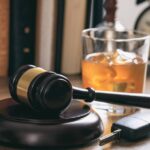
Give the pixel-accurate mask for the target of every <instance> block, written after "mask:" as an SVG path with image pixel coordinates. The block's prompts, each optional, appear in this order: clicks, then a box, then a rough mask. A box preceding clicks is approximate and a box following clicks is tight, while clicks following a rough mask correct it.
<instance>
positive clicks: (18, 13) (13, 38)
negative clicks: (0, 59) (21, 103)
mask: <svg viewBox="0 0 150 150" xmlns="http://www.w3.org/2000/svg"><path fill="white" fill-rule="evenodd" d="M35 23H36V0H11V1H10V47H9V54H10V55H9V75H12V74H13V73H14V72H15V71H16V70H17V69H18V68H19V67H20V66H22V65H25V64H34V58H35Z"/></svg>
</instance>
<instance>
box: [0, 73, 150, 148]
mask: <svg viewBox="0 0 150 150" xmlns="http://www.w3.org/2000/svg"><path fill="white" fill-rule="evenodd" d="M69 78H70V79H71V81H72V84H73V85H77V86H80V85H81V80H80V78H79V77H76V76H75V77H74V76H73V77H69ZM149 92H150V79H148V80H147V82H146V93H149ZM8 97H10V95H9V92H8V82H7V79H4V78H0V100H2V99H5V98H8ZM94 105H95V104H94ZM96 111H97V112H98V114H99V115H100V117H101V119H102V121H103V124H104V129H105V131H104V135H106V134H108V133H110V128H111V125H112V123H113V122H115V121H116V120H118V119H119V118H120V117H118V116H110V115H108V113H107V112H106V111H105V110H100V109H99V110H98V109H97V110H96ZM141 111H148V112H150V110H146V109H141ZM19 149H20V148H10V147H4V146H0V150H19ZM149 149H150V138H147V139H144V140H142V141H139V142H126V141H123V140H121V141H120V142H117V143H110V144H106V145H105V146H102V147H100V146H99V145H98V141H97V142H95V143H92V144H89V145H86V146H84V147H82V148H81V147H80V148H71V149H69V150H149ZM42 150H43V149H42ZM53 150H54V149H53ZM61 150H62V149H61Z"/></svg>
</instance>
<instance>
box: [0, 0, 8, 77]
mask: <svg viewBox="0 0 150 150" xmlns="http://www.w3.org/2000/svg"><path fill="white" fill-rule="evenodd" d="M8 30H9V0H0V76H7V73H8V38H9V36H8V34H9V33H8V32H9V31H8Z"/></svg>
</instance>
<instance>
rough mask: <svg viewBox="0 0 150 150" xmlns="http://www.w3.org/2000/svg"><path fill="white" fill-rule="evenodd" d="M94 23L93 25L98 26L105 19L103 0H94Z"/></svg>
mask: <svg viewBox="0 0 150 150" xmlns="http://www.w3.org/2000/svg"><path fill="white" fill-rule="evenodd" d="M92 11H93V18H92V20H93V23H92V27H96V26H97V25H98V24H99V23H101V22H102V21H103V0H93V9H92Z"/></svg>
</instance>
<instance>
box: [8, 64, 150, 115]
mask: <svg viewBox="0 0 150 150" xmlns="http://www.w3.org/2000/svg"><path fill="white" fill-rule="evenodd" d="M9 85H10V86H9V89H10V93H11V95H12V97H13V99H14V100H15V101H17V102H19V103H23V104H26V105H29V106H30V107H31V108H33V109H34V110H36V111H39V112H40V111H41V112H42V111H43V112H52V113H58V114H59V113H61V112H62V111H64V110H65V109H66V108H67V107H68V106H69V104H70V103H71V101H72V100H75V99H83V100H84V101H86V102H92V101H93V100H95V101H100V102H108V103H113V104H123V105H129V106H137V107H144V108H150V96H149V95H145V94H131V93H120V92H105V91H94V90H93V89H92V88H87V89H82V88H77V87H72V85H71V82H70V81H69V80H68V79H67V78H66V77H65V76H63V75H60V74H57V73H55V72H51V71H46V70H44V69H42V68H40V67H36V66H33V65H26V66H23V67H21V68H19V69H18V71H17V72H16V73H15V75H14V77H13V78H12V79H10V84H9Z"/></svg>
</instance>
